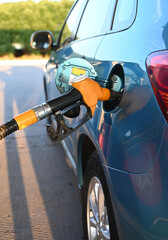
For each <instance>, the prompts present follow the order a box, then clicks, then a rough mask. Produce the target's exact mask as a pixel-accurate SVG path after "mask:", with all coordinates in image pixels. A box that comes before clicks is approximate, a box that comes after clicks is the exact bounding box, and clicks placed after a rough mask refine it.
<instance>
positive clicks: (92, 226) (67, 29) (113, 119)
mask: <svg viewBox="0 0 168 240" xmlns="http://www.w3.org/2000/svg"><path fill="white" fill-rule="evenodd" d="M167 5H168V4H167V0H128V1H126V0H112V1H111V0H105V1H100V0H79V1H76V2H75V3H74V4H73V6H72V8H71V10H70V12H69V14H68V16H67V18H66V20H65V23H64V24H63V27H62V29H61V31H60V34H59V37H58V39H57V41H56V42H53V35H52V33H51V32H49V31H45V32H44V31H43V32H42V31H39V32H36V33H35V34H34V37H32V43H35V42H36V43H35V44H34V45H33V44H32V47H33V48H34V49H40V50H44V49H45V50H47V49H51V50H52V54H51V57H50V59H49V61H48V63H47V65H46V69H45V75H44V89H45V95H46V99H52V98H55V97H58V96H60V95H61V94H62V93H66V91H67V90H66V88H64V87H61V86H59V88H58V89H57V88H56V86H55V75H56V72H57V68H58V66H59V65H60V64H61V63H63V62H64V61H65V60H67V59H71V58H80V59H85V60H86V61H88V62H89V63H90V64H91V65H92V66H93V67H94V69H95V71H96V73H97V76H98V77H99V80H100V82H99V83H100V85H101V86H102V87H109V86H112V87H113V86H114V85H115V83H116V81H118V80H120V82H121V83H122V84H123V91H122V94H121V97H120V98H119V99H118V98H117V99H113V100H108V101H105V102H98V104H97V106H96V110H95V114H94V116H93V118H92V119H91V120H90V121H88V122H87V123H86V124H84V125H83V126H81V127H80V128H79V129H78V130H77V131H75V132H74V133H73V134H71V135H70V136H68V137H67V138H65V139H64V141H63V142H62V144H63V146H64V148H65V150H66V152H67V154H68V157H69V159H70V161H71V164H72V166H73V168H74V171H75V173H76V176H77V179H78V183H79V188H80V191H81V197H82V198H81V202H82V209H83V234H84V239H85V240H97V239H100V240H103V239H105V240H107V239H112V240H113V239H114V240H116V239H119V240H147V239H148V240H162V239H163V240H167V239H168V124H167V122H168V9H167ZM82 111H83V109H82V108H81V112H82ZM79 118H80V116H79V117H76V118H71V117H66V121H67V122H68V124H69V125H72V124H73V123H75V122H78V121H79ZM49 121H50V122H51V124H52V125H53V126H54V125H55V122H56V121H55V118H54V116H52V117H51V118H50V119H49Z"/></svg>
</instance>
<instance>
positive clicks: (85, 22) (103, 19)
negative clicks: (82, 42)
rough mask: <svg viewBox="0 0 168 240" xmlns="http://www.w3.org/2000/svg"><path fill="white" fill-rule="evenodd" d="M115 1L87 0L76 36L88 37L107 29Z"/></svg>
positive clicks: (109, 25) (104, 31) (78, 37)
mask: <svg viewBox="0 0 168 240" xmlns="http://www.w3.org/2000/svg"><path fill="white" fill-rule="evenodd" d="M115 2H116V0H103V1H102V0H89V1H88V3H87V6H86V9H85V12H84V14H83V17H82V20H81V23H80V26H79V29H78V32H77V37H76V38H77V39H83V38H88V37H92V36H96V35H100V34H103V33H106V32H107V31H109V30H110V27H111V21H112V17H113V11H114V6H115Z"/></svg>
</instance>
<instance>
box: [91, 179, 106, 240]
mask: <svg viewBox="0 0 168 240" xmlns="http://www.w3.org/2000/svg"><path fill="white" fill-rule="evenodd" d="M87 228H88V238H89V240H108V239H110V227H109V220H108V213H107V207H106V202H105V197H104V192H103V188H102V185H101V183H100V181H99V179H98V178H97V177H93V178H92V179H91V181H90V184H89V189H88V196H87Z"/></svg>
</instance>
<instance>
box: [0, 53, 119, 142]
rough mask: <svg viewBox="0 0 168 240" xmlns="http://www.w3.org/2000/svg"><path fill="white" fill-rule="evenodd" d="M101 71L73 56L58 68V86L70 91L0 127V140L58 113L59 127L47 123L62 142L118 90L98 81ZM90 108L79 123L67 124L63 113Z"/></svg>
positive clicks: (51, 135)
mask: <svg viewBox="0 0 168 240" xmlns="http://www.w3.org/2000/svg"><path fill="white" fill-rule="evenodd" d="M95 77H97V74H96V72H95V70H94V68H93V66H92V65H91V64H90V63H88V62H87V61H86V60H84V59H76V58H74V59H69V60H67V61H65V62H64V63H63V64H61V65H60V66H59V67H58V70H57V74H56V85H57V87H58V88H59V90H61V89H63V88H64V92H66V91H67V93H66V94H64V95H62V96H60V97H58V98H55V99H53V100H50V101H47V102H45V103H43V104H41V105H38V106H36V107H34V108H33V109H30V110H28V111H26V112H24V113H22V114H20V115H18V116H16V117H14V118H13V119H12V120H11V121H9V122H7V123H5V124H4V125H2V126H0V140H1V139H3V138H5V137H6V136H8V135H9V134H11V133H13V132H15V131H17V130H21V129H24V128H26V127H28V126H30V125H32V124H34V123H36V122H38V121H41V120H42V119H44V118H46V117H48V116H50V115H54V116H55V119H56V122H57V129H56V130H55V129H54V128H53V126H51V125H47V131H48V134H49V136H50V137H51V139H52V140H53V141H56V142H60V141H61V140H63V139H64V138H65V137H67V136H68V135H69V134H71V133H72V132H74V131H76V130H77V129H78V128H79V127H81V126H82V125H83V124H84V123H86V122H87V121H88V120H89V119H90V118H92V117H93V115H94V112H95V109H96V105H97V102H98V101H107V100H109V99H112V98H113V97H114V96H115V97H117V92H113V91H112V90H109V89H108V88H102V87H101V86H100V85H99V84H98V83H97V82H96V81H95V80H93V79H94V78H95ZM81 105H84V106H85V107H86V110H87V111H86V114H85V115H84V116H82V118H80V119H79V121H78V123H76V124H75V126H71V127H69V126H67V124H66V123H65V119H64V117H63V116H66V114H67V112H69V111H71V110H73V109H75V108H76V107H78V108H80V106H81Z"/></svg>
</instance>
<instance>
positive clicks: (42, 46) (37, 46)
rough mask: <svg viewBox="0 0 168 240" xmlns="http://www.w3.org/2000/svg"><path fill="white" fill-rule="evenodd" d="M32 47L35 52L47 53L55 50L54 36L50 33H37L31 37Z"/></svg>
mask: <svg viewBox="0 0 168 240" xmlns="http://www.w3.org/2000/svg"><path fill="white" fill-rule="evenodd" d="M30 46H31V47H32V49H34V50H40V51H47V50H50V49H53V48H54V49H55V45H53V34H52V33H51V32H50V31H37V32H34V33H33V34H32V35H31V38H30Z"/></svg>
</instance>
